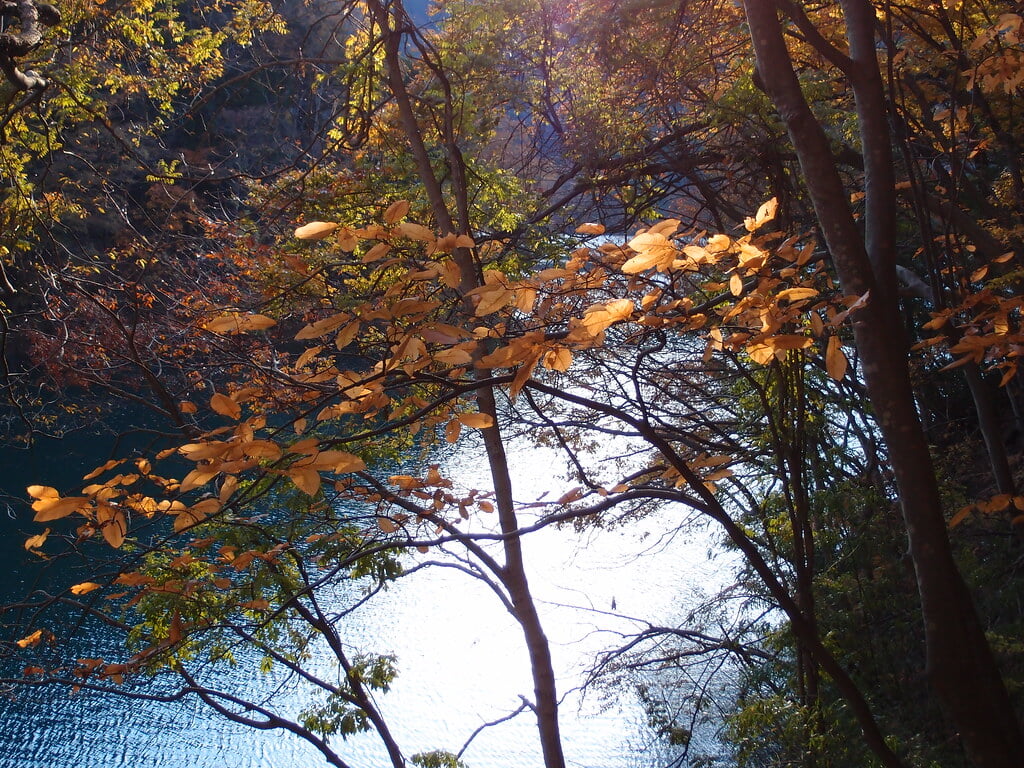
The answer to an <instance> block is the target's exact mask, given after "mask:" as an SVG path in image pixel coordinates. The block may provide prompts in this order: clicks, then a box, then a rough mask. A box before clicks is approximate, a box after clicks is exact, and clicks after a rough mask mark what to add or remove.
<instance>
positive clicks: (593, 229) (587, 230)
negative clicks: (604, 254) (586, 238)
mask: <svg viewBox="0 0 1024 768" xmlns="http://www.w3.org/2000/svg"><path fill="white" fill-rule="evenodd" d="M576 234H579V235H603V234H604V224H580V225H579V226H578V227H576Z"/></svg>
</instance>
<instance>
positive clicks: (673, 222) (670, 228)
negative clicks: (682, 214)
mask: <svg viewBox="0 0 1024 768" xmlns="http://www.w3.org/2000/svg"><path fill="white" fill-rule="evenodd" d="M681 223H682V222H681V221H680V220H679V219H662V220H661V221H659V222H658V223H657V224H652V225H651V226H650V227H649V228H648V229H647V232H646V234H648V235H665V237H669V236H670V235H674V234H675V233H676V230H677V229H679V225H680V224H681Z"/></svg>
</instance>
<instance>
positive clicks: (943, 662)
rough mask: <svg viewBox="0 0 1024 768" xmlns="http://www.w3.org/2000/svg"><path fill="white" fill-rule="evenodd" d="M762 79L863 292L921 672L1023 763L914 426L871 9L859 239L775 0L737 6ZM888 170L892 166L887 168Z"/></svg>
mask: <svg viewBox="0 0 1024 768" xmlns="http://www.w3.org/2000/svg"><path fill="white" fill-rule="evenodd" d="M744 5H745V7H746V12H747V20H748V23H749V26H750V33H751V37H752V40H753V44H754V51H755V55H756V58H757V67H758V71H759V73H760V76H761V79H762V81H763V82H764V84H765V87H766V89H767V91H768V94H769V95H770V97H771V99H772V101H773V102H774V103H775V107H776V109H777V110H778V111H779V114H780V115H781V116H782V119H783V121H784V122H785V124H786V128H787V130H788V131H789V135H790V138H791V140H792V142H793V146H794V148H795V150H796V153H797V156H798V159H799V161H800V167H801V170H802V172H803V177H804V181H805V183H806V185H807V189H808V192H809V194H810V197H811V201H812V203H813V205H814V209H815V212H816V215H817V218H818V221H819V224H820V225H821V230H822V233H823V234H824V237H825V241H826V244H827V246H828V249H829V252H830V255H831V257H832V261H833V263H834V265H835V268H836V272H837V273H838V275H839V280H840V283H841V284H842V288H843V290H844V292H846V293H848V294H855V295H858V296H863V295H865V294H869V293H870V299H869V302H868V305H867V307H866V308H864V309H861V310H859V311H857V312H854V313H853V315H852V316H851V319H852V323H853V331H854V338H855V341H856V345H857V350H858V353H859V355H860V359H861V361H862V363H863V371H864V377H865V380H866V383H867V390H868V395H869V398H870V400H871V403H872V405H873V407H874V410H875V416H876V419H877V421H878V425H879V429H880V430H881V432H882V436H883V438H884V440H885V442H886V444H887V445H888V449H889V457H890V463H891V466H892V470H893V474H894V476H895V479H896V484H897V488H898V491H899V496H900V502H901V505H902V508H903V518H904V524H905V527H906V530H907V535H908V538H909V542H910V555H911V558H912V560H913V563H914V568H915V572H916V575H917V585H918V592H919V594H920V598H921V610H922V615H923V617H924V624H925V641H926V650H927V658H928V674H929V677H930V679H931V682H932V684H933V686H934V688H935V691H936V693H937V694H938V697H939V699H940V701H941V703H942V705H943V707H944V709H945V711H946V712H947V714H948V716H949V717H950V719H951V721H952V723H953V725H954V727H955V728H956V729H957V730H958V731H959V734H960V737H961V738H962V740H963V744H964V747H965V749H966V751H967V753H968V756H969V757H970V759H971V760H972V762H973V763H974V764H975V765H977V766H979V768H1019V766H1020V765H1021V759H1022V755H1024V740H1022V738H1021V732H1020V725H1019V723H1018V722H1017V720H1016V717H1015V716H1014V713H1013V710H1012V708H1011V707H1010V702H1009V697H1008V696H1007V693H1006V689H1005V686H1004V685H1003V681H1002V678H1001V676H1000V674H999V670H998V668H997V666H996V664H995V660H994V658H993V656H992V652H991V649H990V648H989V645H988V642H987V640H986V638H985V635H984V632H983V630H982V627H981V622H980V621H979V619H978V616H977V613H976V611H975V609H974V604H973V602H972V600H971V597H970V594H969V593H968V590H967V587H966V585H965V584H964V582H963V579H962V577H961V575H960V572H959V570H958V569H957V566H956V563H955V561H954V559H953V555H952V551H951V549H950V545H949V539H948V537H947V535H946V524H945V519H944V517H943V514H942V505H941V501H940V498H939V491H938V483H937V481H936V478H935V472H934V469H933V467H932V463H931V458H930V455H929V452H928V445H927V443H926V441H925V438H924V433H923V431H922V429H921V425H920V423H919V421H918V419H917V415H916V411H915V405H914V397H913V390H912V387H911V384H910V376H909V371H908V368H907V362H906V345H905V342H904V341H903V339H902V335H901V334H900V333H899V329H900V328H901V324H900V318H899V312H898V305H897V303H896V287H895V274H894V270H895V251H894V244H893V240H892V231H893V230H892V223H891V217H892V215H893V214H892V212H893V211H894V210H895V205H894V202H893V195H894V189H893V178H892V158H891V155H890V154H889V150H888V146H889V131H888V126H887V123H886V119H885V105H884V99H883V94H882V91H881V79H880V77H877V73H878V65H877V60H876V58H875V53H874V32H873V23H874V8H873V6H871V5H870V3H868V2H866V0H844V2H843V3H842V6H843V10H844V13H845V16H846V23H847V34H848V38H849V42H850V57H851V63H852V66H851V67H850V68H849V71H850V72H851V73H855V74H854V75H853V76H851V77H850V84H851V86H852V87H853V89H854V93H855V97H856V103H857V117H858V122H859V124H860V128H861V141H862V144H863V151H864V160H865V170H866V179H865V192H866V196H867V198H868V199H867V200H866V210H867V212H868V216H867V221H866V222H865V226H866V234H865V235H862V234H861V232H860V231H859V229H858V227H857V225H856V222H855V221H854V219H853V216H852V214H851V211H850V208H849V204H848V197H847V192H846V190H845V189H844V188H843V184H842V181H841V179H840V177H839V174H838V172H837V170H836V166H835V162H834V159H833V157H832V154H831V150H830V148H829V144H828V140H827V138H826V136H825V134H824V132H823V131H822V129H821V126H820V125H819V124H818V123H817V121H816V120H815V118H814V116H813V114H812V113H811V110H810V108H809V107H808V105H807V102H806V101H805V100H804V97H803V94H802V92H801V90H800V83H799V81H798V79H797V76H796V74H795V72H794V69H793V64H792V61H791V60H790V57H789V51H788V50H787V48H786V43H785V40H784V38H783V35H782V27H781V25H780V22H779V17H778V11H777V9H776V5H775V3H774V2H772V0H745V2H744ZM886 166H888V169H887V168H886Z"/></svg>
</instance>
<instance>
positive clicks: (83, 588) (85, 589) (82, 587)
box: [71, 581, 100, 595]
mask: <svg viewBox="0 0 1024 768" xmlns="http://www.w3.org/2000/svg"><path fill="white" fill-rule="evenodd" d="M99 588H100V585H99V584H97V583H96V582H95V581H83V582H82V583H81V584H75V586H73V587H72V588H71V594H73V595H87V594H89V593H90V592H92V591H93V590H95V589H99Z"/></svg>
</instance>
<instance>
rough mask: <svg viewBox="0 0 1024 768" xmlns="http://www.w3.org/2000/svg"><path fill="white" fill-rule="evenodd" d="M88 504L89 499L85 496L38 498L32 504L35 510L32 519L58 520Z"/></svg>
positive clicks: (37, 520)
mask: <svg viewBox="0 0 1024 768" xmlns="http://www.w3.org/2000/svg"><path fill="white" fill-rule="evenodd" d="M88 505H89V499H88V498H86V497H85V496H65V497H64V498H62V499H55V498H46V499H39V500H38V501H36V502H34V503H33V504H32V509H34V510H35V511H36V514H35V517H33V518H32V519H33V520H34V521H35V522H37V523H45V522H49V521H50V520H59V519H60V518H62V517H67V516H68V515H70V514H71V513H72V512H78V511H79V510H81V509H84V508H85V507H87V506H88Z"/></svg>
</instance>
